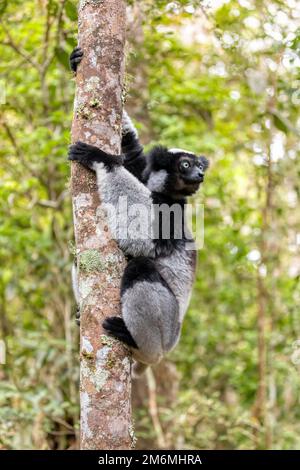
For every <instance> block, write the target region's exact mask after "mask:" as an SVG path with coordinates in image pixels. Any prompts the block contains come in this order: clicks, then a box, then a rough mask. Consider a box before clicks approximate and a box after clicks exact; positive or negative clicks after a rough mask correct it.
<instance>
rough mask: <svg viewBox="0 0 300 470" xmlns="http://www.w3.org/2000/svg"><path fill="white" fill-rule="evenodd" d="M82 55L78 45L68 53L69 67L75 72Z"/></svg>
mask: <svg viewBox="0 0 300 470" xmlns="http://www.w3.org/2000/svg"><path fill="white" fill-rule="evenodd" d="M82 57H83V51H82V49H81V48H80V47H75V49H74V50H73V51H72V53H71V55H70V59H69V60H70V67H71V70H72V71H73V72H75V73H76V72H77V67H78V65H79V64H80V62H81V60H82Z"/></svg>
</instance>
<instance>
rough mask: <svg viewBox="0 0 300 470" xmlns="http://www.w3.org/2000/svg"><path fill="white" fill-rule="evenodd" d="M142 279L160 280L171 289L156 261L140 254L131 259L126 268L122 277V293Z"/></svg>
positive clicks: (149, 280)
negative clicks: (158, 269)
mask: <svg viewBox="0 0 300 470" xmlns="http://www.w3.org/2000/svg"><path fill="white" fill-rule="evenodd" d="M142 281H147V282H150V283H151V282H160V283H161V284H163V285H164V286H165V287H166V288H167V289H169V290H170V288H169V285H168V284H167V283H166V281H165V280H164V279H163V278H162V277H161V275H160V274H159V272H158V271H157V269H156V266H155V263H154V262H153V261H152V260H151V259H150V258H147V257H144V256H139V257H137V258H133V259H132V260H130V261H129V263H128V264H127V266H126V268H125V271H124V274H123V277H122V284H121V295H123V294H124V292H125V291H126V290H127V289H129V288H130V287H133V286H134V284H136V283H137V282H142Z"/></svg>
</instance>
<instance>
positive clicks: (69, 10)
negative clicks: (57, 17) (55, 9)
mask: <svg viewBox="0 0 300 470" xmlns="http://www.w3.org/2000/svg"><path fill="white" fill-rule="evenodd" d="M65 10H66V15H67V17H68V18H70V20H72V21H77V8H76V6H75V5H74V3H72V2H71V1H69V0H67V1H66V4H65Z"/></svg>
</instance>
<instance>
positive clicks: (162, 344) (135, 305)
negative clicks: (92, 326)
mask: <svg viewBox="0 0 300 470" xmlns="http://www.w3.org/2000/svg"><path fill="white" fill-rule="evenodd" d="M121 305H122V316H123V320H124V328H125V329H126V331H127V332H129V334H130V336H131V338H132V340H133V341H134V342H135V344H136V349H134V350H133V356H134V358H135V359H136V360H138V361H139V362H142V363H144V364H155V363H157V362H158V361H159V360H160V359H161V358H162V356H163V355H164V354H165V353H166V352H167V351H170V350H171V349H172V348H173V347H174V346H175V344H176V342H177V340H178V338H179V332H180V323H179V311H178V303H177V300H176V298H175V296H174V294H173V293H172V291H171V290H170V288H169V286H168V285H167V284H166V282H165V281H164V280H163V278H162V277H161V275H160V274H159V272H158V271H157V269H156V267H155V262H154V261H153V260H151V259H150V258H146V257H139V258H134V259H132V260H131V261H129V263H128V265H127V267H126V268H125V271H124V275H123V279H122V286H121ZM114 318H115V317H114ZM114 318H111V319H110V318H108V320H106V321H105V322H104V323H103V326H104V328H105V329H107V331H108V332H109V333H110V334H112V335H113V336H115V337H117V338H118V339H120V340H121V341H124V340H123V339H122V337H121V336H120V334H119V324H118V323H117V322H115V319H114ZM118 320H121V319H118ZM107 321H110V323H109V328H107ZM124 331H125V330H124ZM122 333H123V330H122ZM124 342H126V341H124ZM126 344H128V342H126Z"/></svg>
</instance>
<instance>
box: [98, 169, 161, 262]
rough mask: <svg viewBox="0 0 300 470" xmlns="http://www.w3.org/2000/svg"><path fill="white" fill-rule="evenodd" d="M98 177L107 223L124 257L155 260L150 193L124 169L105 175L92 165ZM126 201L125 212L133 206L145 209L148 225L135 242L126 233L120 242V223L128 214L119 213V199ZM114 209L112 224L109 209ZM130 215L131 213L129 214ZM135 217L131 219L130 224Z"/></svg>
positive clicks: (143, 227)
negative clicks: (125, 236)
mask: <svg viewBox="0 0 300 470" xmlns="http://www.w3.org/2000/svg"><path fill="white" fill-rule="evenodd" d="M93 168H94V170H95V171H96V174H97V182H98V185H99V189H100V195H101V199H102V201H103V207H104V209H106V210H107V222H108V225H109V227H110V230H111V232H112V234H113V236H114V238H115V240H116V241H117V242H118V244H119V246H120V248H121V249H122V250H123V252H124V253H125V254H126V255H131V256H135V257H136V256H149V257H154V255H155V246H154V243H153V241H152V240H151V238H150V237H149V233H150V228H151V207H152V201H151V193H150V191H149V189H148V188H146V186H144V185H143V184H142V183H140V182H139V181H138V180H137V179H136V178H135V177H134V176H133V175H131V174H130V173H129V172H128V171H127V170H125V168H123V167H118V168H116V169H115V170H114V171H111V172H107V171H106V170H105V168H104V166H103V164H101V163H95V164H94V166H93ZM124 196H126V197H127V208H128V209H129V210H130V208H131V207H132V206H133V205H137V206H138V205H140V206H141V207H144V208H145V214H146V215H147V217H148V224H147V225H145V226H142V227H141V231H142V233H140V234H139V237H138V238H132V236H130V235H132V234H130V233H128V236H127V238H120V235H119V232H118V229H120V221H121V220H122V219H123V220H126V215H127V214H122V212H121V211H120V204H119V203H120V198H122V197H124ZM111 207H113V208H115V213H116V211H118V217H117V219H118V220H117V223H118V226H116V220H115V218H114V219H113V220H112V217H111V211H110V208H111ZM128 214H129V215H130V213H129V212H128ZM133 219H134V215H132V221H133ZM130 224H131V219H130V216H129V217H128V222H127V226H128V227H130Z"/></svg>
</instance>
